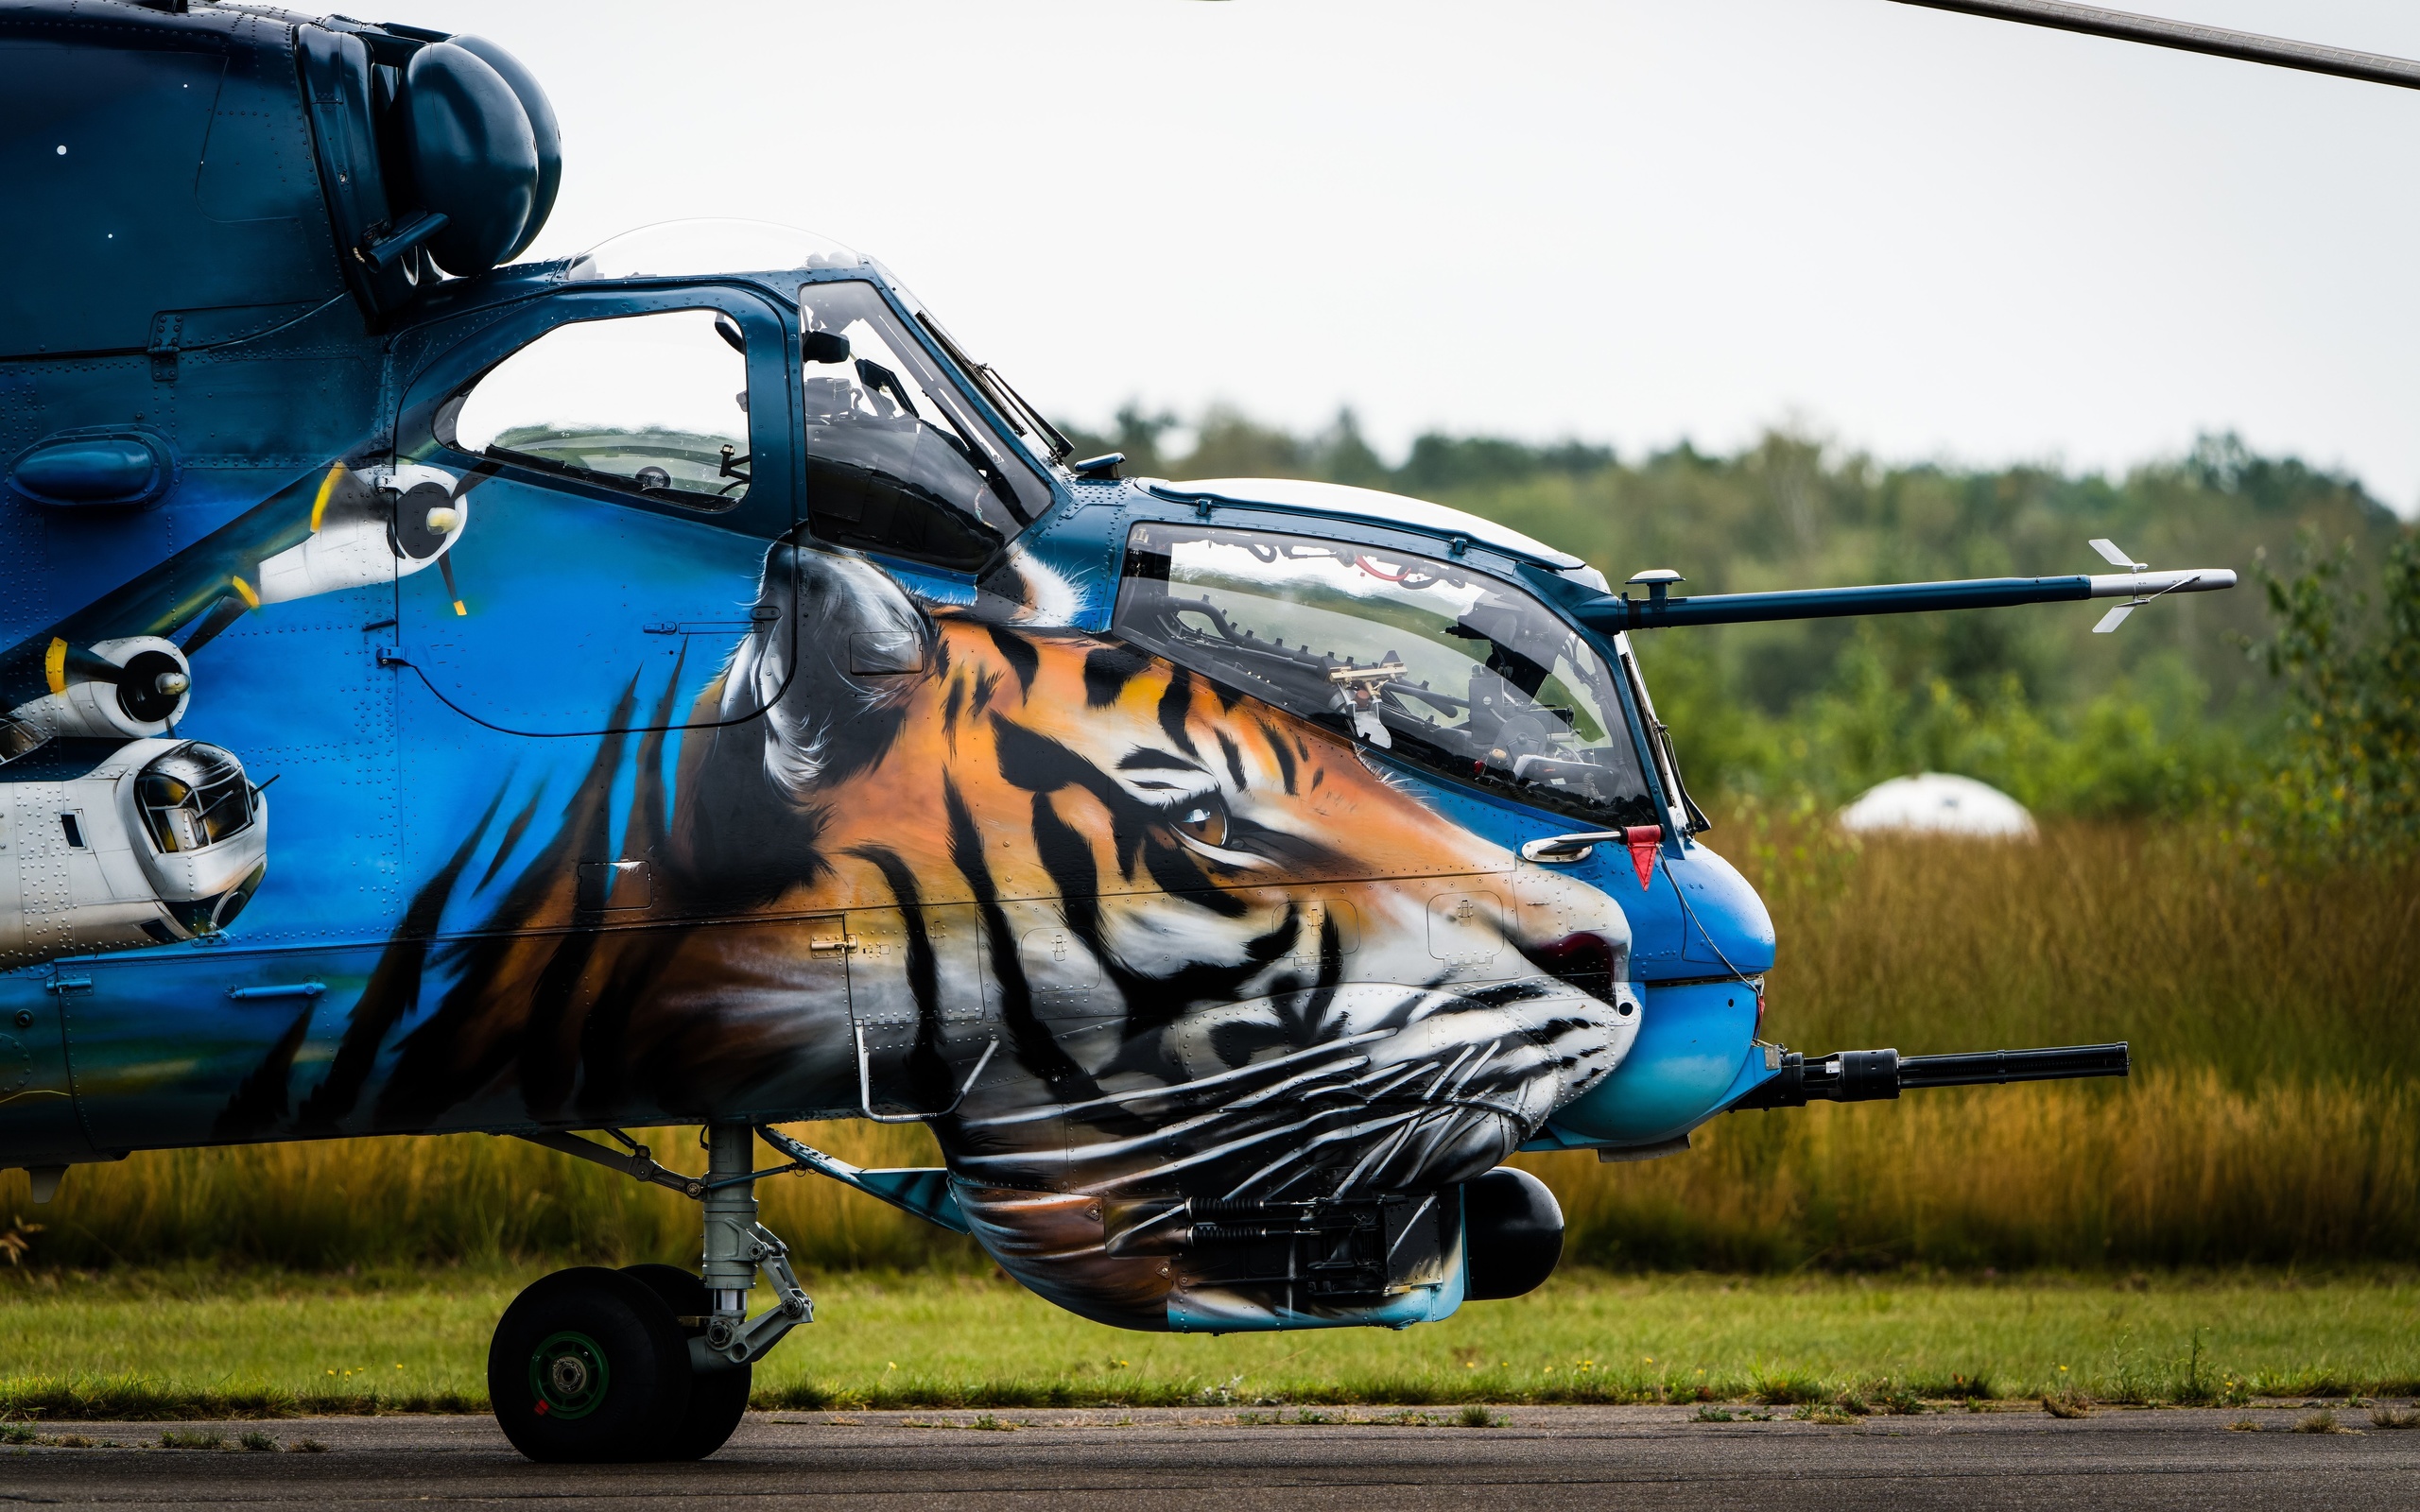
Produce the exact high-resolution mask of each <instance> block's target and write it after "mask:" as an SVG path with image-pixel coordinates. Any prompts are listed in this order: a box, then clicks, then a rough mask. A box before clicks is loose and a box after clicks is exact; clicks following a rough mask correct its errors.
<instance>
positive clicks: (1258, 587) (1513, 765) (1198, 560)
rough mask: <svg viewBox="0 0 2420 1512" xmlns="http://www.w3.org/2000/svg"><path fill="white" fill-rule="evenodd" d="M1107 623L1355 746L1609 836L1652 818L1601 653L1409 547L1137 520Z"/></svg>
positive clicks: (1531, 606) (1534, 609) (1514, 597)
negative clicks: (1591, 825)
mask: <svg viewBox="0 0 2420 1512" xmlns="http://www.w3.org/2000/svg"><path fill="white" fill-rule="evenodd" d="M1123 576H1124V580H1123V581H1122V582H1121V584H1120V586H1119V592H1118V601H1117V616H1116V624H1115V627H1116V630H1117V632H1118V633H1119V634H1121V635H1123V636H1125V637H1127V638H1128V639H1130V640H1132V641H1133V642H1134V643H1135V644H1139V645H1142V646H1145V647H1147V648H1149V649H1150V650H1152V651H1155V652H1157V653H1159V654H1160V655H1162V656H1165V657H1167V658H1168V659H1169V660H1170V661H1172V662H1176V663H1177V664H1178V665H1180V666H1184V667H1187V668H1190V669H1191V670H1193V671H1195V672H1198V673H1201V675H1203V676H1205V677H1208V678H1211V679H1216V680H1217V681H1219V682H1221V683H1224V684H1225V685H1227V686H1229V687H1231V688H1236V689H1239V690H1241V691H1242V692H1245V693H1248V694H1251V695H1253V696H1255V697H1260V698H1265V699H1267V700H1268V701H1270V702H1271V703H1273V704H1276V705H1278V706H1279V707H1280V708H1283V709H1288V710H1290V711H1292V712H1293V713H1298V714H1302V715H1304V716H1305V717H1306V718H1309V719H1312V720H1314V721H1316V722H1318V723H1320V724H1322V725H1325V726H1327V727H1328V728H1330V729H1332V730H1337V731H1339V732H1340V733H1343V734H1347V735H1350V736H1352V737H1353V738H1354V739H1356V740H1357V741H1360V742H1362V743H1363V744H1365V745H1367V746H1371V747H1376V748H1378V749H1380V750H1384V751H1387V752H1390V753H1391V754H1392V755H1395V756H1398V757H1401V758H1403V759H1405V760H1407V761H1410V762H1414V763H1417V764H1419V765H1423V766H1426V767H1428V768H1430V769H1432V770H1434V771H1437V772H1439V773H1441V774H1444V775H1447V776H1451V777H1454V778H1457V779H1459V780H1461V781H1462V782H1475V783H1477V784H1478V785H1480V786H1482V787H1489V788H1494V789H1496V790H1498V791H1502V792H1505V793H1507V794H1508V795H1509V796H1513V797H1517V798H1519V799H1522V800H1523V801H1526V802H1531V803H1536V804H1540V805H1542V806H1544V807H1547V808H1550V809H1555V810H1559V811H1561V812H1564V813H1566V814H1572V815H1577V816H1582V817H1584V818H1587V819H1589V820H1592V821H1595V822H1599V823H1602V824H1606V825H1633V824H1640V825H1644V824H1655V823H1658V822H1661V821H1660V819H1659V816H1658V815H1657V812H1656V808H1655V803H1654V800H1653V799H1651V797H1650V796H1649V793H1648V788H1647V782H1646V780H1645V778H1644V777H1643V776H1642V775H1641V773H1640V769H1639V759H1638V748H1637V746H1636V745H1635V744H1634V742H1633V740H1632V738H1631V732H1630V729H1629V727H1628V725H1627V723H1626V722H1625V720H1624V717H1623V714H1622V705H1621V701H1620V698H1619V696H1618V695H1617V694H1616V691H1615V690H1616V683H1615V681H1614V679H1613V677H1612V675H1611V674H1610V672H1609V671H1608V669H1607V667H1606V665H1605V662H1604V661H1603V659H1602V658H1600V657H1599V656H1598V654H1597V653H1596V652H1595V650H1593V649H1592V648H1591V647H1590V646H1589V645H1588V644H1587V643H1586V642H1585V641H1583V640H1582V639H1581V637H1580V636H1579V634H1578V633H1577V632H1576V631H1574V630H1573V629H1572V628H1571V627H1569V626H1568V625H1566V624H1564V622H1563V621H1562V620H1560V619H1558V618H1556V617H1555V615H1554V614H1553V613H1551V612H1550V611H1549V610H1547V608H1546V606H1544V605H1543V604H1540V603H1539V602H1538V601H1537V600H1536V599H1534V598H1532V597H1530V595H1529V594H1528V593H1524V592H1523V591H1521V590H1520V589H1518V588H1515V587H1513V585H1512V584H1510V583H1507V582H1504V581H1502V580H1501V579H1498V578H1495V577H1491V576H1487V575H1486V574H1484V573H1479V572H1476V571H1473V570H1472V569H1470V568H1468V567H1465V566H1462V565H1460V564H1457V563H1450V562H1443V561H1438V560H1435V559H1432V558H1426V557H1418V556H1413V555H1411V554H1409V553H1406V552H1398V551H1392V550H1379V549H1374V548H1372V547H1367V546H1361V545H1356V544H1351V543H1341V542H1334V541H1319V540H1314V539H1310V538H1305V537H1301V536H1291V535H1279V534H1275V533H1272V532H1268V531H1259V530H1235V529H1221V528H1218V527H1214V526H1210V525H1187V524H1144V525H1137V526H1136V527H1135V528H1134V530H1133V532H1132V535H1130V536H1129V537H1128V540H1127V549H1126V560H1125V569H1124V575H1123Z"/></svg>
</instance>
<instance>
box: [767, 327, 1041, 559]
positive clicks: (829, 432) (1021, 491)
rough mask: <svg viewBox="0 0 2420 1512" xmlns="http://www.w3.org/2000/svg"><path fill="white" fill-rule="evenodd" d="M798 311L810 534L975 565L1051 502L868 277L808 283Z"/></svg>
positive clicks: (907, 555)
mask: <svg viewBox="0 0 2420 1512" xmlns="http://www.w3.org/2000/svg"><path fill="white" fill-rule="evenodd" d="M799 316H800V321H801V332H800V335H801V342H802V356H803V358H804V372H803V380H802V387H803V389H804V394H805V400H806V404H805V410H806V466H807V492H806V507H807V518H808V521H809V523H810V524H811V525H812V526H813V528H814V530H815V533H816V534H817V535H819V536H821V537H822V538H823V539H824V540H826V541H833V542H835V543H837V544H839V545H844V546H854V547H856V548H858V549H860V550H865V551H875V552H883V553H887V554H889V555H890V556H895V557H905V558H908V559H910V560H912V561H922V562H930V563H932V564H934V565H935V566H941V567H952V568H959V569H961V570H969V571H971V570H973V569H975V568H977V567H980V566H981V565H983V563H984V562H985V561H986V560H987V559H988V558H990V557H991V556H992V554H993V553H994V551H996V550H998V549H999V547H1000V546H1001V544H1002V543H1003V542H1005V541H1008V540H1009V539H1010V538H1011V537H1013V536H1014V535H1015V534H1016V533H1017V532H1018V531H1020V530H1022V529H1024V528H1025V526H1026V525H1027V524H1029V523H1030V522H1031V521H1032V520H1033V518H1034V517H1035V516H1036V515H1038V514H1040V513H1041V512H1042V511H1043V510H1044V509H1045V508H1046V507H1048V505H1049V492H1048V490H1047V487H1046V485H1045V484H1043V482H1042V480H1041V479H1039V478H1037V477H1035V476H1034V475H1033V473H1032V471H1031V470H1030V468H1029V467H1028V466H1027V464H1026V463H1025V462H1024V461H1022V460H1021V459H1019V458H1017V457H1016V456H1014V455H1012V454H1011V452H1010V451H1009V450H1008V448H1007V447H1006V446H1005V445H1003V444H1002V443H1001V441H1000V440H999V438H997V437H995V436H994V435H993V433H992V432H991V430H990V429H989V428H988V427H987V426H986V425H985V424H984V423H983V421H981V420H980V419H979V418H978V417H977V413H976V411H975V408H974V406H973V405H971V404H968V403H967V401H966V400H965V398H964V397H963V396H961V395H960V394H959V391H958V390H957V388H956V387H953V386H952V385H951V384H950V382H949V380H948V379H947V377H946V376H944V374H943V373H942V369H941V367H940V365H939V364H938V363H936V362H934V361H933V359H932V358H931V357H930V356H929V355H928V354H927V353H926V352H925V349H924V347H923V346H921V345H920V344H918V343H917V341H916V340H915V339H914V338H913V337H912V336H910V335H908V332H907V331H906V330H905V328H904V327H903V326H902V325H901V323H900V321H899V319H898V318H897V317H896V316H895V315H894V314H893V313H892V312H891V309H890V305H888V304H886V303H885V302H884V301H883V300H882V297H881V296H880V295H879V294H878V293H876V292H875V290H874V287H873V284H871V283H860V282H857V281H855V280H850V281H847V282H842V283H808V284H805V285H804V286H803V287H801V288H800V290H799Z"/></svg>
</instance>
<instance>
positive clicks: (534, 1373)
mask: <svg viewBox="0 0 2420 1512" xmlns="http://www.w3.org/2000/svg"><path fill="white" fill-rule="evenodd" d="M613 1381H614V1373H613V1371H612V1369H611V1368H609V1367H608V1366H607V1365H606V1364H605V1350H604V1349H603V1347H601V1346H600V1345H598V1344H597V1342H596V1340H595V1339H592V1338H590V1337H589V1336H588V1335H587V1334H585V1333H581V1332H576V1331H574V1330H571V1329H564V1330H562V1332H557V1333H550V1334H548V1335H546V1337H545V1339H544V1342H542V1343H541V1344H540V1345H539V1346H538V1347H537V1348H536V1349H532V1350H530V1351H529V1395H530V1396H532V1397H534V1398H536V1399H537V1411H538V1412H539V1414H540V1415H541V1416H544V1417H553V1418H557V1419H559V1420H561V1421H563V1422H576V1421H578V1420H579V1419H580V1418H582V1417H587V1416H588V1415H589V1414H590V1413H592V1412H595V1411H596V1409H597V1408H598V1407H600V1406H602V1405H603V1404H604V1401H605V1392H606V1389H607V1388H608V1387H609V1386H611V1385H612V1384H613Z"/></svg>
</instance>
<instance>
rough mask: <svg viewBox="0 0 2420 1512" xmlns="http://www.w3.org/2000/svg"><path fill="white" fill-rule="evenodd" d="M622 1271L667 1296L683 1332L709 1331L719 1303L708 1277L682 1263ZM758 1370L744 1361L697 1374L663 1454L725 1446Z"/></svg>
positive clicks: (699, 1453) (689, 1454)
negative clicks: (692, 1272) (708, 1323)
mask: <svg viewBox="0 0 2420 1512" xmlns="http://www.w3.org/2000/svg"><path fill="white" fill-rule="evenodd" d="M622 1274H623V1275H625V1276H628V1277H630V1278H631V1280H635V1281H637V1282H639V1283H640V1284H641V1285H643V1286H645V1287H647V1288H648V1290H649V1291H651V1292H653V1293H655V1295H656V1296H657V1297H661V1298H663V1299H664V1305H665V1306H666V1307H668V1308H670V1309H671V1310H672V1315H673V1319H674V1321H675V1322H678V1323H680V1325H681V1332H682V1334H683V1337H684V1338H699V1337H702V1336H703V1335H704V1333H705V1332H706V1314H709V1313H710V1312H712V1311H713V1309H714V1303H713V1301H712V1299H710V1298H709V1297H707V1296H706V1283H705V1282H704V1281H702V1280H699V1279H698V1278H697V1277H695V1276H692V1275H690V1274H689V1273H688V1272H687V1271H685V1270H683V1269H682V1268H681V1267H679V1266H678V1265H626V1266H624V1267H623V1268H622ZM755 1376H756V1370H755V1367H754V1366H745V1365H743V1366H733V1367H731V1368H730V1369H727V1370H700V1371H698V1372H697V1373H696V1374H694V1375H692V1376H691V1377H690V1378H689V1411H688V1415H687V1416H686V1417H683V1418H682V1420H681V1427H680V1428H679V1430H678V1431H676V1432H675V1433H674V1434H673V1435H672V1443H671V1447H670V1448H668V1449H666V1451H665V1455H664V1457H665V1458H666V1459H703V1458H705V1457H706V1456H707V1455H709V1454H711V1453H713V1452H715V1451H716V1450H718V1449H720V1448H722V1446H723V1444H724V1443H725V1442H726V1441H728V1440H729V1439H730V1437H731V1435H732V1432H733V1430H735V1429H736V1428H737V1427H738V1426H739V1419H740V1418H741V1417H744V1416H746V1414H747V1412H748V1392H749V1388H750V1387H751V1386H752V1385H753V1384H754V1383H755Z"/></svg>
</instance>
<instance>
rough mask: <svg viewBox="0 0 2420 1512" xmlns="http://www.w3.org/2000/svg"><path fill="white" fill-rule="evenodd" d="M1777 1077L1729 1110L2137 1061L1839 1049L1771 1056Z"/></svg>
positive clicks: (2066, 1049) (1873, 1096)
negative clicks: (1823, 1054)
mask: <svg viewBox="0 0 2420 1512" xmlns="http://www.w3.org/2000/svg"><path fill="white" fill-rule="evenodd" d="M1766 1055H1767V1056H1768V1057H1770V1059H1769V1060H1768V1062H1767V1066H1766V1069H1767V1070H1770V1071H1772V1072H1774V1073H1775V1074H1774V1075H1772V1076H1770V1077H1767V1078H1766V1079H1765V1080H1764V1081H1763V1082H1761V1083H1759V1084H1758V1085H1757V1087H1756V1089H1755V1091H1751V1092H1750V1093H1748V1095H1747V1096H1745V1097H1742V1098H1740V1099H1739V1100H1738V1101H1737V1102H1736V1103H1733V1104H1732V1105H1731V1110H1732V1111H1733V1112H1741V1111H1744V1110H1746V1109H1748V1108H1804V1107H1806V1105H1807V1104H1808V1103H1870V1102H1878V1101H1883V1100H1886V1099H1890V1098H1895V1097H1897V1096H1898V1095H1899V1094H1900V1093H1901V1092H1902V1091H1912V1090H1915V1089H1919V1088H1926V1087H1997V1086H2004V1085H2006V1084H2008V1083H2010V1082H2018V1081H2072V1080H2076V1079H2078V1078H2081V1077H2085V1076H2123V1075H2125V1074H2128V1072H2129V1071H2131V1070H2132V1069H2133V1065H2134V1057H2133V1054H2132V1052H2131V1051H2130V1050H2129V1049H2128V1048H2127V1046H2126V1044H2125V1042H2124V1041H2123V1040H2120V1041H2119V1042H2118V1043H2117V1044H2113V1045H2060V1046H2057V1047H2055V1048H2051V1049H2044V1050H1975V1051H1968V1052H1965V1053H1963V1054H1960V1055H1951V1056H1902V1055H1900V1054H1899V1052H1897V1051H1896V1050H1836V1051H1834V1052H1833V1053H1832V1054H1830V1055H1828V1056H1805V1055H1800V1054H1799V1053H1798V1052H1796V1051H1793V1050H1779V1049H1773V1050H1768V1051H1767V1052H1766Z"/></svg>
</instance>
